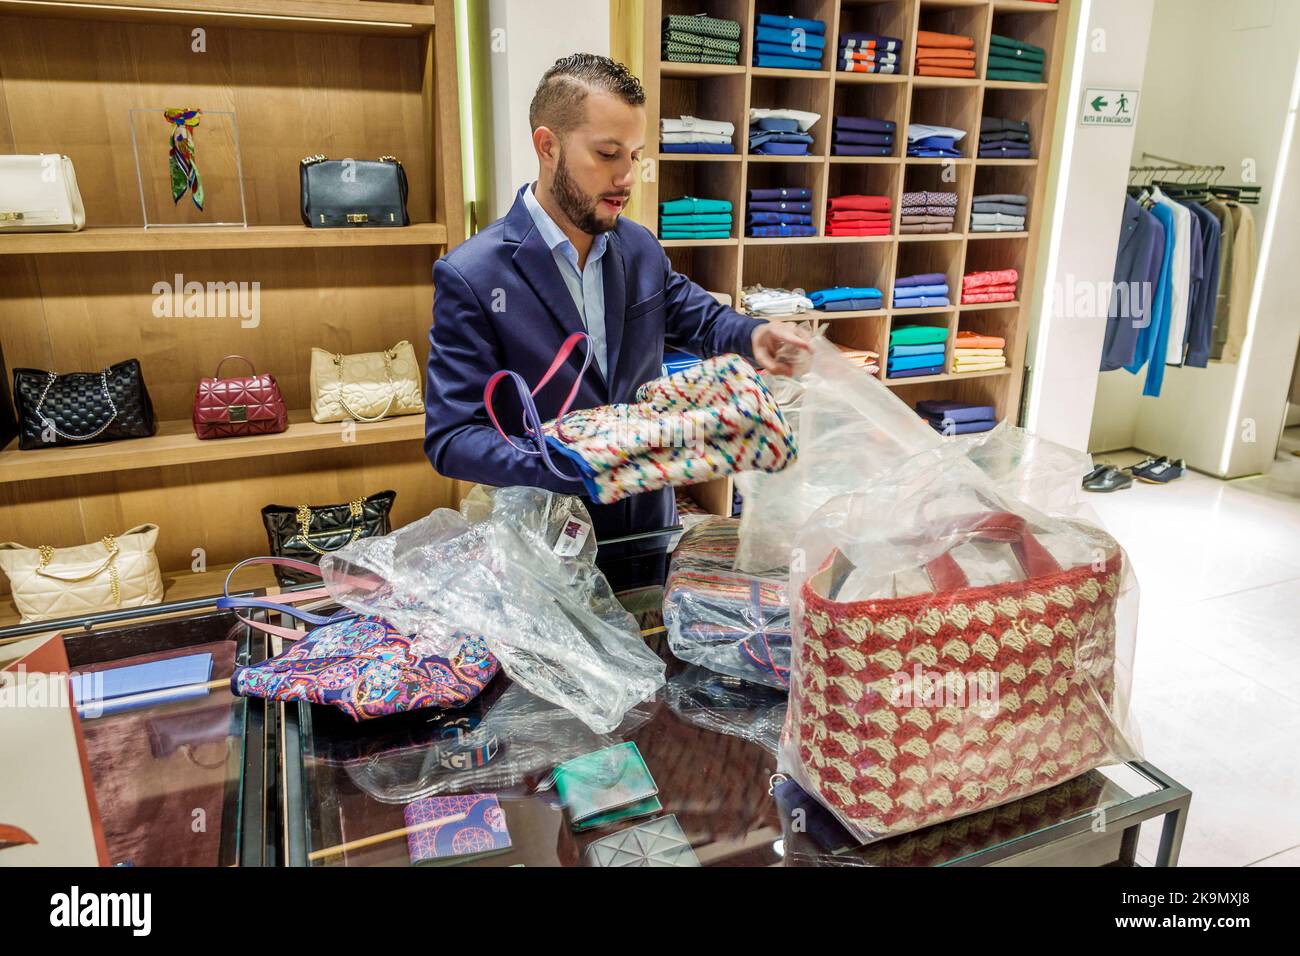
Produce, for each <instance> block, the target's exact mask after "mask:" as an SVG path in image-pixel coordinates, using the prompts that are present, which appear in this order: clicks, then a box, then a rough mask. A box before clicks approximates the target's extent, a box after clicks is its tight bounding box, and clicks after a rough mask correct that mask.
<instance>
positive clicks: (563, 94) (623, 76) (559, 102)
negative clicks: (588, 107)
mask: <svg viewBox="0 0 1300 956" xmlns="http://www.w3.org/2000/svg"><path fill="white" fill-rule="evenodd" d="M593 90H599V91H602V92H605V93H612V94H614V95H615V96H617V97H618V98H619V99H621V100H622V101H623V102H624V103H626V104H628V106H644V105H645V89H644V88H643V87H642V86H641V81H640V80H638V79H637V78H636V77H635V76H633V75H632V74H631V73H630V72H628V68H627V67H625V66H624V65H623V64H622V63H618V62H616V61H614V60H611V59H610V58H609V57H607V56H597V55H596V54H594V53H574V54H573V55H572V56H566V57H563V58H561V59H559V60H556V61H555V64H554V65H553V66H552V67H551V68H550V69H549V70H547V71H546V72H545V73H543V74H542V79H541V82H539V83H538V84H537V92H535V93H534V94H533V102H532V105H530V106H529V107H528V122H529V125H530V126H531V128H532V129H537V127H539V126H546V127H549V128H550V129H552V130H554V131H555V132H556V133H566V132H568V131H569V130H571V129H573V128H574V127H575V126H577V125H578V124H579V123H581V122H582V117H583V109H582V104H583V102H584V101H585V100H586V98H587V94H588V93H590V92H592V91H593Z"/></svg>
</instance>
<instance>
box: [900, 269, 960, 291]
mask: <svg viewBox="0 0 1300 956" xmlns="http://www.w3.org/2000/svg"><path fill="white" fill-rule="evenodd" d="M947 281H948V277H947V276H946V275H944V274H943V273H942V272H925V273H922V274H921V275H916V276H904V277H903V278H901V279H895V280H894V288H895V289H897V288H898V287H899V286H904V287H906V286H910V285H943V284H944V283H946V282H947Z"/></svg>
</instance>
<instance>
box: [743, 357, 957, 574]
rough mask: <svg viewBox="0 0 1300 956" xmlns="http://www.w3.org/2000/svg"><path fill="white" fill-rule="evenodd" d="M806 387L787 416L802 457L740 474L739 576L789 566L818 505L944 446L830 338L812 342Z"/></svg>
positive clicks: (801, 380) (925, 426) (805, 381)
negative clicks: (776, 467)
mask: <svg viewBox="0 0 1300 956" xmlns="http://www.w3.org/2000/svg"><path fill="white" fill-rule="evenodd" d="M800 382H801V384H802V386H803V390H802V393H801V394H800V395H799V399H798V405H799V407H798V414H797V415H793V416H787V421H789V422H790V425H791V428H792V429H793V430H794V431H795V437H796V439H797V441H798V444H799V458H798V460H797V461H794V462H792V463H791V464H790V466H789V467H787V468H786V469H785V470H784V471H781V472H777V473H775V474H767V473H761V472H741V473H740V474H738V475H736V477H735V482H736V487H737V488H739V489H740V493H741V494H742V495H743V496H744V498H745V510H744V513H743V515H742V517H741V525H740V547H739V550H738V552H737V556H736V567H737V569H738V570H741V571H747V572H751V573H756V572H763V571H770V570H772V569H775V568H781V567H784V566H785V565H786V564H788V563H789V561H790V554H791V550H792V549H793V547H794V540H795V537H796V535H798V533H799V530H800V529H801V528H802V527H803V526H804V524H805V523H806V522H807V520H808V519H809V518H810V517H811V516H812V514H813V512H814V511H816V510H817V509H818V508H819V507H821V506H822V505H823V504H825V503H826V502H827V501H829V500H830V499H831V498H833V497H835V496H836V495H841V494H846V493H848V492H852V491H856V490H858V489H860V488H861V487H862V486H863V484H864V482H868V481H870V480H872V479H873V478H875V477H877V476H879V475H881V474H883V473H884V472H886V471H888V470H889V469H890V468H892V467H894V466H895V465H898V464H899V463H901V462H902V461H904V460H905V459H906V458H907V457H908V456H909V455H913V454H915V453H917V452H921V451H925V450H927V449H931V448H934V447H936V446H938V444H939V443H940V442H941V441H942V439H941V438H940V437H939V435H938V434H937V433H936V432H935V430H934V429H933V428H931V427H930V426H929V425H927V424H926V423H925V422H924V421H922V420H921V418H920V417H919V416H918V415H917V414H916V413H915V412H914V411H912V409H910V408H908V407H907V405H905V404H904V403H903V402H902V401H900V400H899V399H898V398H897V397H896V396H895V395H893V394H892V393H891V392H890V391H889V389H888V388H886V387H885V386H884V385H882V384H881V383H880V382H879V381H877V380H876V379H875V378H874V377H873V376H870V375H865V374H863V372H862V370H861V369H858V368H854V367H853V366H852V365H851V364H850V363H849V362H848V361H847V360H845V358H844V356H842V355H841V354H840V352H839V350H838V349H836V348H835V346H834V345H832V344H830V343H829V342H827V341H826V339H825V338H822V337H818V338H815V339H813V342H812V361H811V364H810V367H809V370H808V371H807V373H805V374H804V375H803V376H802V377H801V379H800Z"/></svg>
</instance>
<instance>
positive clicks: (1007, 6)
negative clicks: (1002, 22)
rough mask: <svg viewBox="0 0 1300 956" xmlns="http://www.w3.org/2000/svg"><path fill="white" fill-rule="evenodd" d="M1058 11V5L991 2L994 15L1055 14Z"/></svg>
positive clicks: (1023, 0) (1027, 0) (1017, 0)
mask: <svg viewBox="0 0 1300 956" xmlns="http://www.w3.org/2000/svg"><path fill="white" fill-rule="evenodd" d="M1059 9H1060V7H1059V5H1058V4H1055V3H1037V2H1035V0H993V12H994V13H1055V12H1056V11H1057V10H1059Z"/></svg>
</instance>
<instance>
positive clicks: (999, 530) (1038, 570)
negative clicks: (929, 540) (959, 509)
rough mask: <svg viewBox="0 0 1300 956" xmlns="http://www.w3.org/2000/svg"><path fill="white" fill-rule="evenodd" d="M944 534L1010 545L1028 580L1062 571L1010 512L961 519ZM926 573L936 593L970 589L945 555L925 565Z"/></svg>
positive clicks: (946, 553) (958, 566)
mask: <svg viewBox="0 0 1300 956" xmlns="http://www.w3.org/2000/svg"><path fill="white" fill-rule="evenodd" d="M936 530H937V529H936ZM943 532H944V537H950V536H962V537H965V538H974V539H978V540H981V541H995V542H1004V543H1007V544H1010V545H1011V551H1012V553H1013V554H1014V555H1015V556H1016V560H1017V561H1019V562H1020V567H1021V568H1022V569H1023V570H1024V572H1025V576H1026V577H1028V578H1038V577H1045V576H1047V575H1049V574H1059V573H1060V571H1061V565H1060V562H1058V561H1057V560H1056V558H1054V557H1053V556H1052V553H1051V552H1050V551H1048V550H1047V549H1046V548H1045V547H1043V545H1042V543H1041V542H1040V541H1039V540H1038V539H1037V538H1036V537H1034V535H1033V533H1032V532H1031V531H1030V530H1029V526H1028V525H1027V524H1026V522H1025V519H1024V518H1022V517H1020V515H1017V514H1012V513H1011V512H1009V511H992V512H988V513H985V514H980V515H967V516H963V517H961V518H958V519H956V521H954V522H953V523H951V524H950V525H949V526H948V527H946V528H944V529H943ZM925 570H926V573H927V574H928V575H929V576H930V581H931V583H932V584H933V585H934V589H935V591H936V592H939V591H957V590H961V589H963V588H968V587H970V579H969V578H967V576H966V572H965V571H963V570H962V569H961V565H959V564H958V563H957V562H956V561H955V560H954V559H953V556H952V555H951V554H950V553H948V552H944V553H943V554H941V555H939V556H938V557H937V558H934V559H933V560H931V561H930V562H928V563H927V564H926V566H925Z"/></svg>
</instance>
